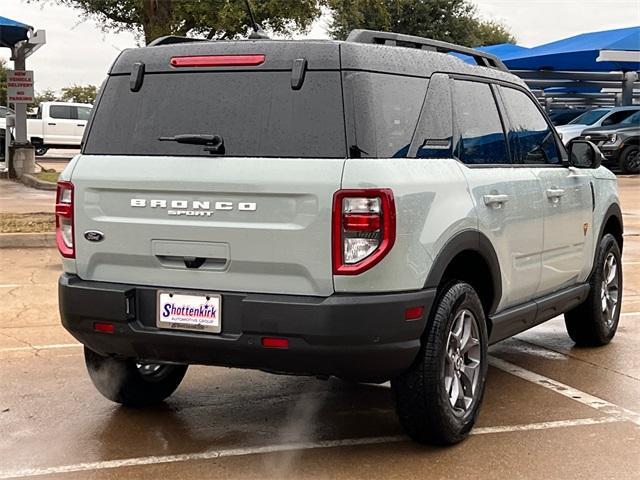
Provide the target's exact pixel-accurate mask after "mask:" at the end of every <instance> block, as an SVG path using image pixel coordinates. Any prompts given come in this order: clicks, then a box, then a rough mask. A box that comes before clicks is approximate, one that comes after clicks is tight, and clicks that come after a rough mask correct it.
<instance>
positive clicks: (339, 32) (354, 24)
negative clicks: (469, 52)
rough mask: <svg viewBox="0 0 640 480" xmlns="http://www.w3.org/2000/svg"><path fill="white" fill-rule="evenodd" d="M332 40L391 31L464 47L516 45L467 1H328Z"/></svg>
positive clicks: (496, 24) (507, 34)
mask: <svg viewBox="0 0 640 480" xmlns="http://www.w3.org/2000/svg"><path fill="white" fill-rule="evenodd" d="M327 2H328V5H329V6H330V8H331V10H332V13H333V20H332V22H331V23H330V26H329V31H330V34H331V36H333V37H334V38H338V39H344V38H346V37H347V35H348V34H349V32H350V31H351V30H353V29H355V28H366V29H371V30H383V31H393V32H397V33H404V34H409V35H417V36H420V37H429V38H433V39H435V40H442V41H445V42H452V43H457V44H460V45H466V46H481V45H493V44H496V43H505V42H510V43H515V38H514V37H513V35H511V33H509V30H508V29H507V28H506V27H505V26H504V25H502V24H500V23H498V22H495V21H493V20H483V19H482V18H480V17H479V16H478V13H477V10H476V7H475V6H474V5H473V4H472V3H471V2H470V1H469V0H327Z"/></svg>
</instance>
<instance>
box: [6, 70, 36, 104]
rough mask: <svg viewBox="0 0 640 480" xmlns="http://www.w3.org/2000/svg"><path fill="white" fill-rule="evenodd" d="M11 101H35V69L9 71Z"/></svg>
mask: <svg viewBox="0 0 640 480" xmlns="http://www.w3.org/2000/svg"><path fill="white" fill-rule="evenodd" d="M7 97H8V98H7V99H8V100H9V103H33V97H34V95H33V70H9V71H7Z"/></svg>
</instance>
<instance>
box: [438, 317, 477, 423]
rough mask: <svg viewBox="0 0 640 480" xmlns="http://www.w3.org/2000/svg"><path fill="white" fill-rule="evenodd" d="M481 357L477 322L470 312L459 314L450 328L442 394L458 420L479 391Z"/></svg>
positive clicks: (467, 409)
mask: <svg viewBox="0 0 640 480" xmlns="http://www.w3.org/2000/svg"><path fill="white" fill-rule="evenodd" d="M481 355H482V352H481V350H480V332H479V328H478V320H477V318H476V316H475V315H474V314H473V313H472V312H471V311H469V310H466V309H464V310H461V311H459V312H458V313H457V314H456V316H455V318H454V320H453V323H452V324H451V330H450V332H449V338H448V340H447V351H446V357H445V367H444V369H445V372H444V387H445V391H446V392H447V395H448V397H449V404H450V406H451V409H452V410H453V413H454V414H455V415H456V416H458V417H461V416H463V415H464V414H465V413H467V412H468V411H469V409H470V407H471V405H472V404H473V401H474V399H475V397H476V394H477V392H478V391H479V388H478V383H479V379H480V370H481V369H480V362H481V358H482V356H481Z"/></svg>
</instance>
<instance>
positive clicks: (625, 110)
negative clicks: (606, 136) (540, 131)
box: [556, 105, 640, 145]
mask: <svg viewBox="0 0 640 480" xmlns="http://www.w3.org/2000/svg"><path fill="white" fill-rule="evenodd" d="M638 111H640V105H635V106H631V107H616V108H594V109H593V110H589V111H588V112H585V113H583V114H582V115H580V116H579V117H576V118H574V119H573V120H571V121H570V122H569V123H568V124H567V125H563V126H560V127H557V128H556V130H557V131H558V133H559V134H560V137H562V141H563V142H564V143H565V145H566V144H568V143H569V142H570V141H571V140H573V139H574V138H576V137H579V136H580V135H581V134H582V132H583V131H584V130H585V129H587V128H592V127H606V126H608V125H614V124H616V123H620V122H621V121H623V120H624V119H625V118H627V117H629V116H631V115H633V114H634V113H636V112H638Z"/></svg>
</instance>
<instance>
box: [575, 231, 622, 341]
mask: <svg viewBox="0 0 640 480" xmlns="http://www.w3.org/2000/svg"><path fill="white" fill-rule="evenodd" d="M612 262H613V263H612ZM612 269H615V271H612ZM589 285H590V287H591V291H590V292H589V296H588V297H587V299H586V300H585V301H584V302H583V303H582V304H581V305H579V306H577V307H576V308H574V309H573V310H570V311H568V312H567V313H565V314H564V321H565V325H566V326H567V333H569V336H570V337H571V339H572V340H573V341H574V342H575V343H576V345H578V346H583V347H598V346H602V345H606V344H607V343H609V342H610V341H611V339H612V338H613V336H614V335H615V334H616V330H617V329H618V322H619V321H620V304H621V302H622V261H621V255H620V247H619V246H618V242H617V241H616V239H615V237H614V236H613V235H611V234H606V235H605V236H604V237H602V240H600V243H599V245H598V252H597V255H596V264H595V269H594V271H593V274H592V275H591V279H590V280H589Z"/></svg>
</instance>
